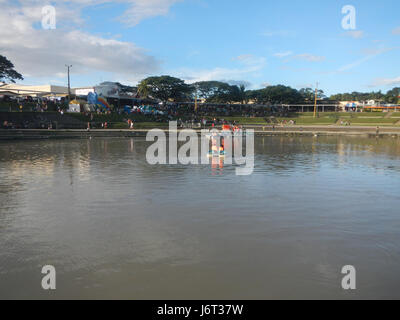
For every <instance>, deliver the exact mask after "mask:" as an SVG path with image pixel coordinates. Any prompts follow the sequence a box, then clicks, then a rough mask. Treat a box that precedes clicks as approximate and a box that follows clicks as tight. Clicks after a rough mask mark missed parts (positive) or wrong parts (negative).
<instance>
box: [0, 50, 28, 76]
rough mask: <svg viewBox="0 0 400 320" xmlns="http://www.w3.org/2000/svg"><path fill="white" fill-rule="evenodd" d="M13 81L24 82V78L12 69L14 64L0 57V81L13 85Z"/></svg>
mask: <svg viewBox="0 0 400 320" xmlns="http://www.w3.org/2000/svg"><path fill="white" fill-rule="evenodd" d="M15 80H24V78H23V77H22V75H21V74H20V73H18V72H17V71H16V70H15V69H14V64H13V63H12V62H11V61H10V60H8V59H7V58H6V57H4V56H2V55H0V81H3V82H7V81H10V82H12V83H15Z"/></svg>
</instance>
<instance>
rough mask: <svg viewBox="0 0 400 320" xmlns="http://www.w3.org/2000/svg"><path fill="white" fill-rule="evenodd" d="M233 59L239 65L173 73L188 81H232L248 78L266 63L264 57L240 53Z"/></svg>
mask: <svg viewBox="0 0 400 320" xmlns="http://www.w3.org/2000/svg"><path fill="white" fill-rule="evenodd" d="M233 60H234V61H237V62H238V63H239V64H241V66H239V67H237V68H221V67H216V68H214V69H210V70H190V69H181V70H179V71H177V72H174V73H175V75H176V76H178V77H181V78H183V79H185V80H187V82H189V83H194V82H198V81H212V80H218V81H225V82H231V83H233V82H236V81H243V80H242V79H243V78H248V77H249V76H251V75H257V74H258V73H259V72H260V71H261V70H262V69H263V68H264V67H265V66H266V64H267V61H266V59H265V58H263V57H257V56H253V55H241V56H238V57H235V58H234V59H233ZM226 79H229V80H226Z"/></svg>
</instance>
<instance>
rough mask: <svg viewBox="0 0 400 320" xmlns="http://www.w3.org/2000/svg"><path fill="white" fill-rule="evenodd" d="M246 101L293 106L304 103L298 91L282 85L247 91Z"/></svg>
mask: <svg viewBox="0 0 400 320" xmlns="http://www.w3.org/2000/svg"><path fill="white" fill-rule="evenodd" d="M247 99H249V100H253V101H254V102H256V103H259V104H294V103H301V102H303V101H304V97H303V96H302V95H301V94H300V93H299V91H297V90H296V89H293V88H291V87H286V86H283V85H277V86H269V87H266V88H264V89H260V90H252V91H247Z"/></svg>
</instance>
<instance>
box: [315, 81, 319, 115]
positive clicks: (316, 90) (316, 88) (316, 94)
mask: <svg viewBox="0 0 400 320" xmlns="http://www.w3.org/2000/svg"><path fill="white" fill-rule="evenodd" d="M318 84H319V83H318V82H317V86H316V87H315V103H314V118H316V117H317V113H318V112H317V99H318Z"/></svg>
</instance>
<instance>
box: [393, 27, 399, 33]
mask: <svg viewBox="0 0 400 320" xmlns="http://www.w3.org/2000/svg"><path fill="white" fill-rule="evenodd" d="M392 33H393V34H396V35H398V34H400V27H398V28H396V29H393V31H392Z"/></svg>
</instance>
